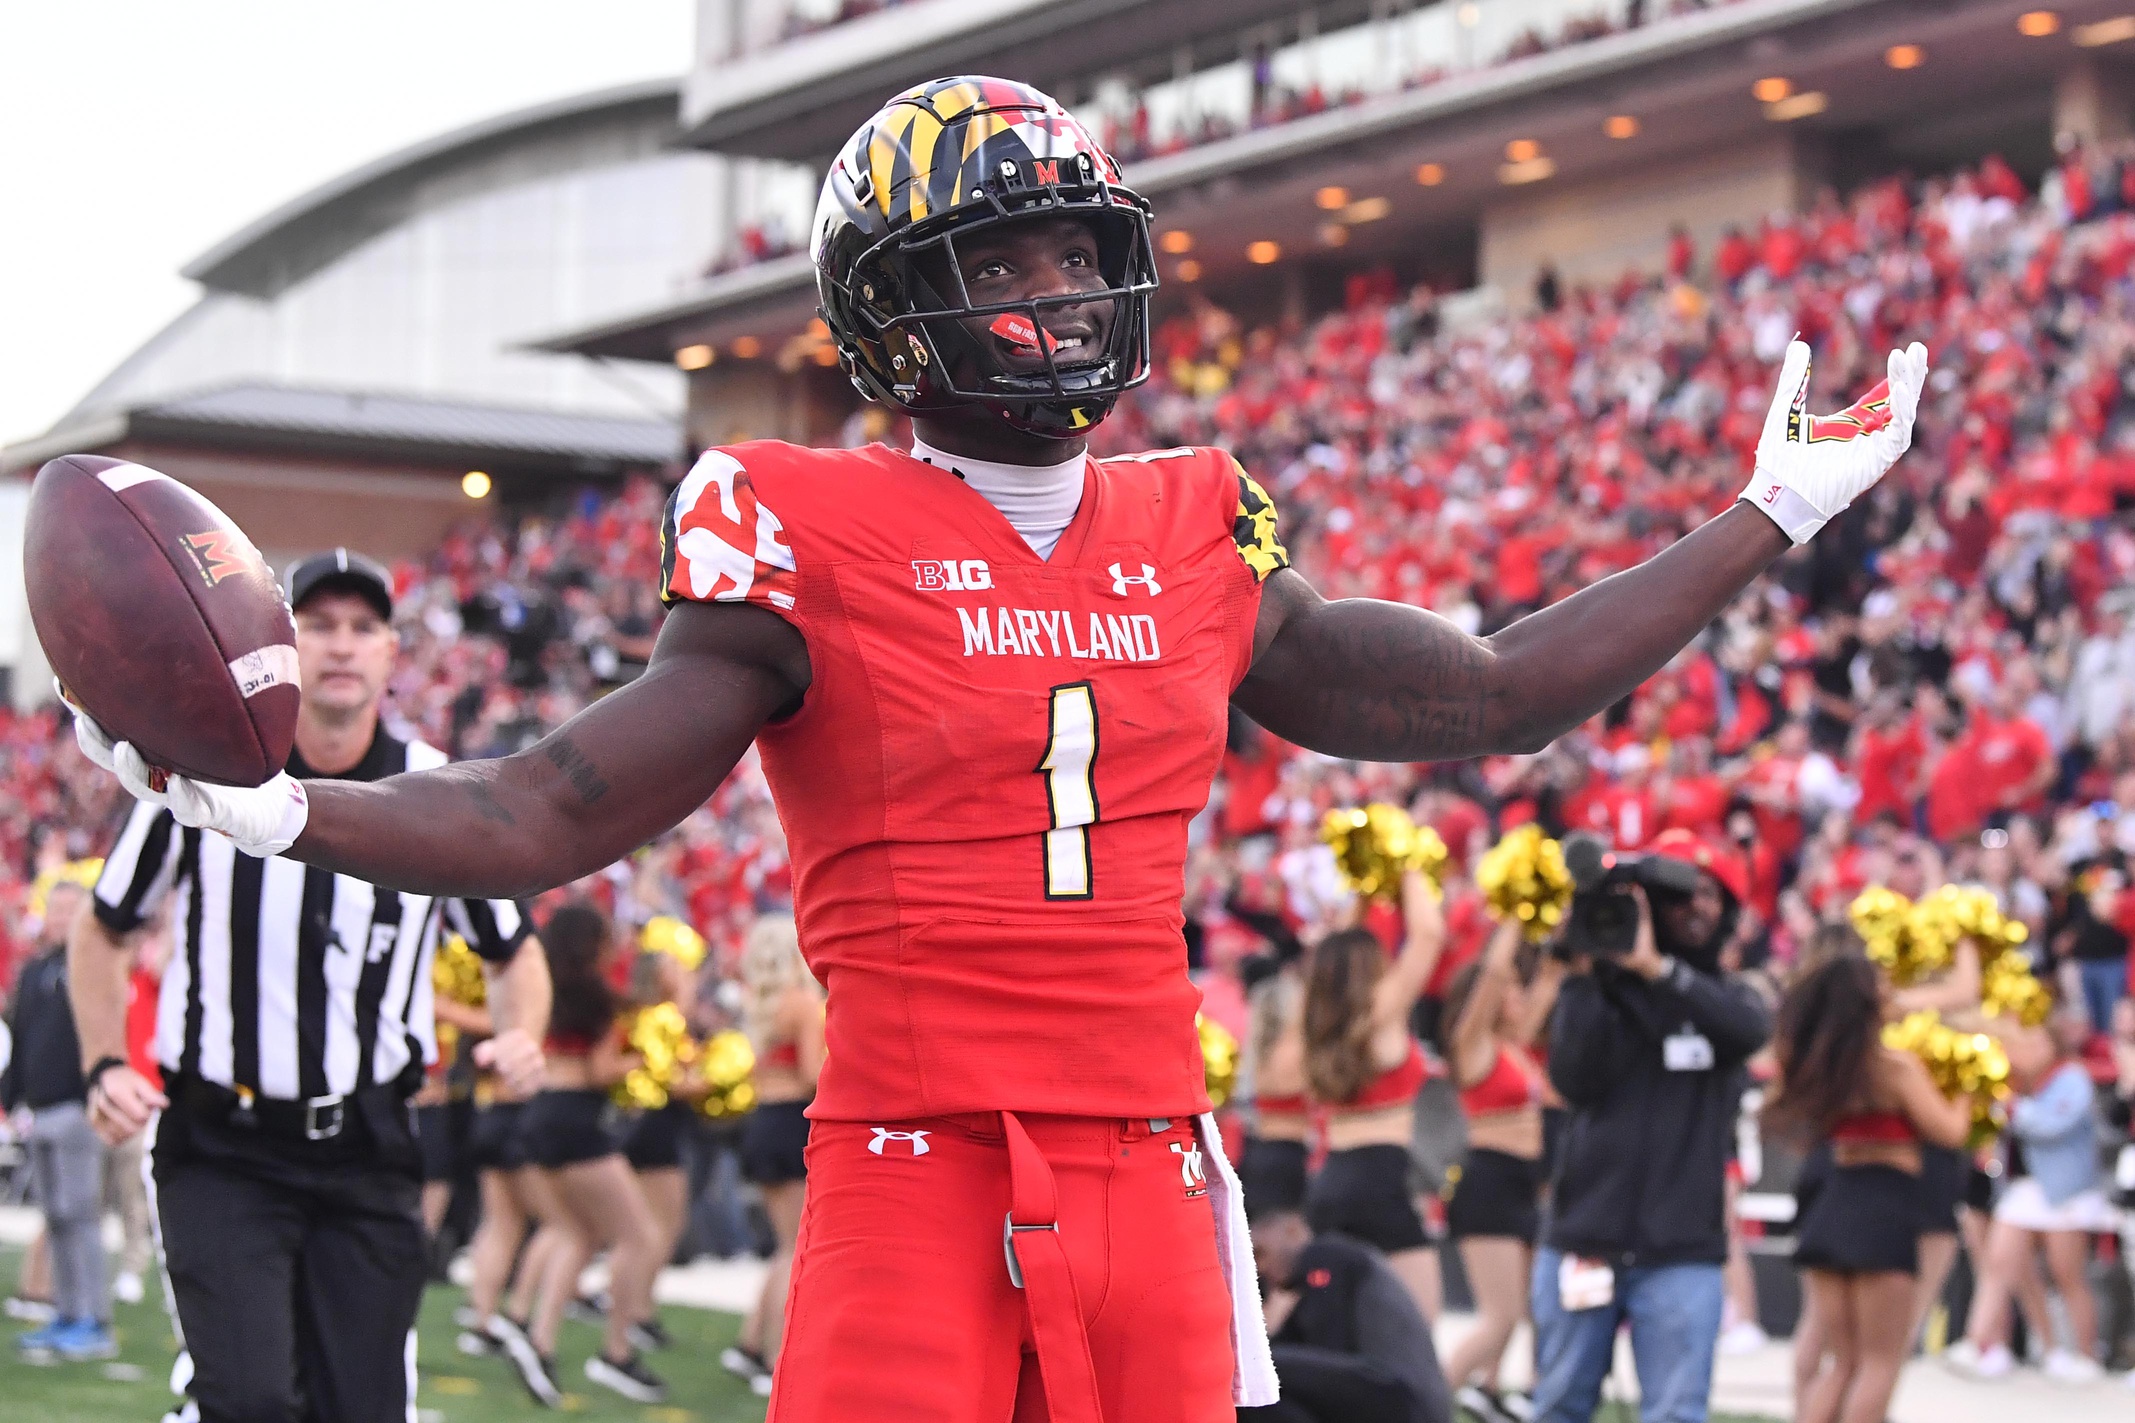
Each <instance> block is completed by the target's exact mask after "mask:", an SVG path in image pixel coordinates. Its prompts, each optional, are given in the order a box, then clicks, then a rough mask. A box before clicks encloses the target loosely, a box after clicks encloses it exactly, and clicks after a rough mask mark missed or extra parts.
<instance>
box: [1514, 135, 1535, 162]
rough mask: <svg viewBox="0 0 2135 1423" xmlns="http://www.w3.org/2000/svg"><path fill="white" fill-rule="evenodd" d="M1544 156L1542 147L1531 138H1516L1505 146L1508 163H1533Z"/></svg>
mask: <svg viewBox="0 0 2135 1423" xmlns="http://www.w3.org/2000/svg"><path fill="white" fill-rule="evenodd" d="M1541 156H1542V145H1541V144H1539V143H1536V142H1535V141H1534V140H1533V139H1531V138H1516V139H1514V140H1513V141H1512V142H1510V143H1508V144H1506V145H1505V161H1506V162H1507V163H1532V162H1534V161H1535V160H1536V159H1537V158H1540V157H1541Z"/></svg>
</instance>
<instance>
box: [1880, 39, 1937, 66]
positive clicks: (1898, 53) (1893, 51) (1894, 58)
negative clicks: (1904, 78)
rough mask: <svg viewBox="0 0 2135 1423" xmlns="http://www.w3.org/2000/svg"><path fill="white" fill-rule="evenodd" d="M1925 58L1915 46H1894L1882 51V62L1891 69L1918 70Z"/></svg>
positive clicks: (1918, 47)
mask: <svg viewBox="0 0 2135 1423" xmlns="http://www.w3.org/2000/svg"><path fill="white" fill-rule="evenodd" d="M1926 58H1927V56H1926V55H1925V54H1923V53H1922V52H1921V50H1920V46H1918V45H1916V44H1894V45H1892V46H1891V47H1890V48H1889V49H1886V50H1884V51H1883V62H1884V63H1885V64H1887V65H1889V66H1890V67H1891V68H1892V69H1918V68H1919V67H1920V65H1921V63H1922V62H1923V61H1925V60H1926Z"/></svg>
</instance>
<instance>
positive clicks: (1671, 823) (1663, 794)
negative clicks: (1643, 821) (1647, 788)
mask: <svg viewBox="0 0 2135 1423" xmlns="http://www.w3.org/2000/svg"><path fill="white" fill-rule="evenodd" d="M1668 757H1669V762H1668V772H1667V774H1666V775H1665V776H1663V777H1661V778H1659V779H1658V780H1656V781H1655V783H1654V792H1653V795H1654V809H1655V813H1656V814H1657V815H1658V816H1659V818H1660V824H1659V828H1660V829H1662V830H1688V831H1690V832H1691V833H1692V834H1695V835H1700V836H1705V837H1711V836H1715V835H1718V834H1719V833H1720V832H1721V829H1722V827H1723V825H1724V823H1725V821H1726V819H1727V807H1728V803H1729V801H1730V800H1731V799H1732V793H1731V792H1730V791H1729V789H1728V786H1727V782H1726V781H1724V780H1722V779H1721V778H1720V777H1719V776H1717V775H1715V774H1714V773H1713V770H1712V749H1711V743H1709V742H1707V741H1706V740H1705V739H1704V738H1703V737H1700V736H1692V737H1688V738H1685V739H1684V740H1682V741H1678V742H1676V743H1675V744H1674V745H1673V746H1671V747H1669V748H1668Z"/></svg>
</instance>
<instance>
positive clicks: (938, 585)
mask: <svg viewBox="0 0 2135 1423" xmlns="http://www.w3.org/2000/svg"><path fill="white" fill-rule="evenodd" d="M912 586H913V588H915V589H916V590H918V591H919V592H921V593H977V592H980V591H982V590H984V589H987V588H991V587H992V586H993V570H992V569H990V568H988V567H987V566H986V561H985V560H984V559H981V558H965V559H954V558H941V559H935V558H915V559H913V560H912Z"/></svg>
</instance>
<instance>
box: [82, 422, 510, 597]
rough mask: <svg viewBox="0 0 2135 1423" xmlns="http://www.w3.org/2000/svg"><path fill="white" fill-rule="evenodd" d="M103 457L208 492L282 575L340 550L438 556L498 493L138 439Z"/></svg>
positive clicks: (440, 479) (445, 477) (419, 477)
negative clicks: (450, 532)
mask: <svg viewBox="0 0 2135 1423" xmlns="http://www.w3.org/2000/svg"><path fill="white" fill-rule="evenodd" d="M98 453H99V454H107V455H111V456H113V457H115V458H118V459H130V460H138V461H140V462H141V463H142V464H145V465H147V466H149V467H150V468H151V469H159V470H161V471H163V472H164V473H165V474H167V475H169V476H170V477H171V478H173V479H176V480H180V481H182V482H183V483H185V484H188V485H191V486H192V487H193V488H195V489H197V490H199V491H200V492H201V493H202V494H203V495H205V496H206V497H207V498H209V499H210V500H213V501H214V503H215V506H216V507H217V508H219V509H221V510H222V511H223V512H224V513H225V514H228V515H229V516H230V517H231V518H232V519H234V520H236V522H237V525H238V527H239V528H242V529H243V530H244V531H245V532H246V533H247V534H249V535H251V537H252V541H253V542H254V543H256V544H258V545H259V549H260V552H261V553H263V554H265V555H266V557H267V561H268V562H269V563H270V564H272V565H273V566H274V567H275V568H277V569H279V568H280V567H281V566H282V565H283V564H284V563H286V562H287V561H289V560H290V559H292V558H295V557H297V556H298V555H301V554H306V553H312V552H315V551H317V550H319V549H322V548H332V547H334V546H335V545H336V544H340V545H345V546H347V547H349V548H353V549H360V550H362V551H363V552H364V553H367V554H369V555H371V556H372V557H374V558H380V559H388V560H390V559H396V558H415V557H421V556H424V555H427V554H429V553H431V552H433V551H434V550H435V549H436V548H437V545H438V543H439V541H440V540H441V539H442V538H443V537H444V534H445V531H446V529H448V528H450V527H451V526H452V525H453V524H455V523H457V522H459V521H460V520H462V519H470V518H479V517H481V516H482V515H484V514H485V513H487V512H488V511H489V510H490V509H491V508H492V507H494V504H495V501H496V499H497V497H498V496H497V495H494V494H493V495H491V496H490V498H489V499H487V500H479V501H478V500H473V499H469V498H468V497H467V496H466V495H465V494H462V493H461V492H460V484H459V479H460V473H461V471H454V472H451V473H447V472H444V471H440V470H434V469H430V470H426V469H420V468H414V467H404V466H389V465H381V464H376V463H370V462H358V461H353V460H349V461H338V460H333V459H326V458H310V459H302V458H293V457H285V456H277V455H268V454H257V453H249V452H241V451H227V450H216V449H207V448H199V449H186V448H180V447H176V446H171V445H154V444H146V443H141V442H129V443H127V444H124V445H119V446H115V447H113V448H111V449H105V450H99V451H98Z"/></svg>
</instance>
